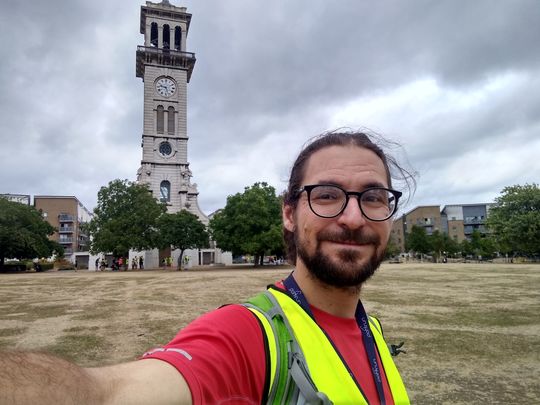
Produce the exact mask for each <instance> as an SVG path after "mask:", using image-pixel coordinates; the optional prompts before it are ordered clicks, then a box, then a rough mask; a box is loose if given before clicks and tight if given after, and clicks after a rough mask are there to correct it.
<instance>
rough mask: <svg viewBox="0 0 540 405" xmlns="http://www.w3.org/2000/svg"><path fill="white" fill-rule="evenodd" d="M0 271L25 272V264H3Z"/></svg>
mask: <svg viewBox="0 0 540 405" xmlns="http://www.w3.org/2000/svg"><path fill="white" fill-rule="evenodd" d="M0 271H6V272H16V271H26V263H25V262H9V263H4V265H3V266H2V268H0Z"/></svg>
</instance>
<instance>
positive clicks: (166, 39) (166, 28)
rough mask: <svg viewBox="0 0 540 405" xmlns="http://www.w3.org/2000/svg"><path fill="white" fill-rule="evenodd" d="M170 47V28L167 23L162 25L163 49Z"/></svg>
mask: <svg viewBox="0 0 540 405" xmlns="http://www.w3.org/2000/svg"><path fill="white" fill-rule="evenodd" d="M170 47H171V28H170V27H169V24H165V25H164V26H163V49H169V48H170Z"/></svg>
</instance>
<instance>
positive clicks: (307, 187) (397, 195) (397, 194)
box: [297, 184, 403, 222]
mask: <svg viewBox="0 0 540 405" xmlns="http://www.w3.org/2000/svg"><path fill="white" fill-rule="evenodd" d="M316 187H335V188H337V189H340V190H341V191H343V193H344V194H345V203H344V204H343V207H341V209H340V210H339V212H338V213H337V214H336V215H332V216H325V215H321V214H317V213H316V212H315V210H314V209H313V207H312V206H311V190H313V189H314V188H316ZM371 190H384V191H388V192H389V193H390V194H392V195H393V196H394V199H395V201H396V202H395V204H394V209H393V210H392V212H391V213H390V214H389V215H388V216H387V217H386V218H384V219H372V218H370V217H369V216H368V215H366V213H365V212H364V210H363V209H362V203H361V200H362V195H364V194H365V193H367V192H369V191H371ZM304 191H305V192H306V193H307V200H308V204H309V209H310V210H311V212H313V213H314V214H315V215H317V216H318V217H321V218H335V217H338V216H340V215H341V214H342V213H343V211H345V208H347V205H348V204H349V196H351V195H354V196H356V197H358V198H357V201H358V208H360V212H361V213H362V215H363V216H364V217H366V218H367V219H369V220H370V221H373V222H384V221H388V220H389V219H390V218H392V216H393V215H394V214H395V213H396V211H397V207H398V201H399V199H400V198H401V196H402V195H403V193H402V192H401V191H397V190H392V189H391V188H386V187H369V188H366V189H365V190H363V191H347V190H345V189H343V188H341V187H340V186H336V185H335V184H308V185H305V186H302V187H300V188H299V189H298V190H297V195H298V196H300V194H302V192H304Z"/></svg>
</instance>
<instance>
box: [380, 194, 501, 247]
mask: <svg viewBox="0 0 540 405" xmlns="http://www.w3.org/2000/svg"><path fill="white" fill-rule="evenodd" d="M492 205H493V204H486V203H483V204H461V205H459V204H453V205H445V206H444V208H443V209H442V210H440V207H439V206H438V205H429V206H419V207H416V208H413V209H412V210H411V211H409V212H407V213H406V214H404V215H402V216H401V217H399V218H396V219H395V220H394V224H393V226H392V231H391V233H390V238H391V240H392V241H393V242H394V244H395V245H396V246H398V247H399V248H400V250H401V251H402V252H405V240H406V237H407V234H408V233H410V232H411V229H412V227H413V226H415V225H416V226H420V227H422V228H424V229H425V231H426V234H428V235H431V234H433V232H434V231H439V232H443V233H445V234H447V235H448V236H450V237H451V238H452V239H454V240H455V241H456V242H458V243H460V242H462V241H463V240H465V239H467V240H470V238H471V235H472V233H473V232H474V231H478V232H480V233H481V234H485V233H486V232H487V230H486V227H485V224H486V219H487V217H488V215H489V209H490V207H491V206H492Z"/></svg>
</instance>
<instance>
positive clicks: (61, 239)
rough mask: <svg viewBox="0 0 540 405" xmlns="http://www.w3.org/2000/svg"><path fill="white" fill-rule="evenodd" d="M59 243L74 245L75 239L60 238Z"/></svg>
mask: <svg viewBox="0 0 540 405" xmlns="http://www.w3.org/2000/svg"><path fill="white" fill-rule="evenodd" d="M58 243H60V244H69V245H71V244H72V243H73V238H60V239H58Z"/></svg>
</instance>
